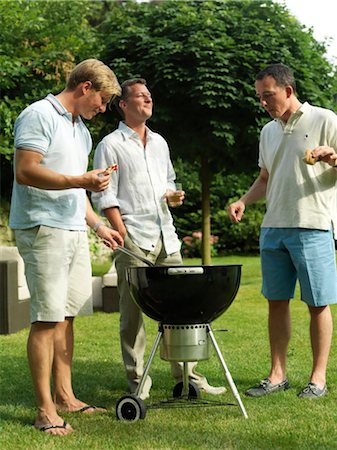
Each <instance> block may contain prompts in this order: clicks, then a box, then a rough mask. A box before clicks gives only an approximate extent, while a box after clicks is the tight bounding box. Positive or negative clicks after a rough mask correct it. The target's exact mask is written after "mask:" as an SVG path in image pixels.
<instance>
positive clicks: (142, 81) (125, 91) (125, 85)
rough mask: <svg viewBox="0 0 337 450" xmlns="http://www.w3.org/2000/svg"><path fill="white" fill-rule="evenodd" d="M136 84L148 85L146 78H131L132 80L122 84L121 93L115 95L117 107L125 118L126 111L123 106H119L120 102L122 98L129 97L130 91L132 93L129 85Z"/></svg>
mask: <svg viewBox="0 0 337 450" xmlns="http://www.w3.org/2000/svg"><path fill="white" fill-rule="evenodd" d="M135 84H143V85H144V86H146V80H145V79H144V78H131V79H130V80H125V81H124V82H123V83H122V84H121V95H119V96H117V97H115V99H114V105H115V108H116V109H117V111H118V112H119V114H120V115H121V116H122V117H123V118H124V113H123V111H122V110H121V108H120V107H119V102H120V101H121V100H126V99H127V98H128V96H129V93H130V89H129V87H130V86H134V85H135Z"/></svg>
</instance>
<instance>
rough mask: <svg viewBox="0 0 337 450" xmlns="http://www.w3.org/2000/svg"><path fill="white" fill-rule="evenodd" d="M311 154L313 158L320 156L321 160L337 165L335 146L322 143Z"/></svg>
mask: <svg viewBox="0 0 337 450" xmlns="http://www.w3.org/2000/svg"><path fill="white" fill-rule="evenodd" d="M311 155H312V157H313V158H318V160H319V161H324V162H326V163H328V164H329V166H332V167H336V166H337V154H336V151H335V149H334V148H332V147H328V146H327V145H320V146H319V147H316V148H314V149H313V150H312V152H311Z"/></svg>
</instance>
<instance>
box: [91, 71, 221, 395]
mask: <svg viewBox="0 0 337 450" xmlns="http://www.w3.org/2000/svg"><path fill="white" fill-rule="evenodd" d="M116 106H117V109H118V110H119V112H120V114H121V115H122V117H123V118H124V121H123V122H120V124H119V127H118V129H117V130H115V131H114V132H113V133H111V134H109V135H108V136H106V137H105V138H104V139H103V140H102V141H101V142H100V143H99V145H98V147H97V149H96V152H95V157H94V167H107V166H109V165H111V164H118V167H119V170H118V172H117V173H115V174H114V177H112V180H111V183H110V185H109V187H108V188H107V189H106V190H105V191H104V192H98V193H93V194H92V200H93V202H94V203H95V205H96V206H97V208H98V209H99V210H100V211H102V212H103V214H104V215H105V216H106V217H107V218H108V220H109V222H110V223H111V225H112V227H113V228H114V229H115V230H117V231H119V233H120V234H121V236H122V237H123V238H124V245H125V247H126V248H129V249H130V250H132V251H133V252H135V253H137V254H139V255H140V256H143V257H146V258H148V259H149V260H150V261H152V262H153V263H155V264H159V265H167V266H168V265H181V264H182V258H181V254H180V241H179V239H178V236H177V234H176V231H175V227H174V225H173V219H172V216H171V213H170V210H169V206H171V207H173V206H179V205H181V204H182V203H183V200H184V192H183V191H179V195H180V196H179V198H178V199H177V200H176V199H175V198H174V195H173V194H174V192H175V191H176V187H175V182H174V180H175V172H174V169H173V166H172V163H171V159H170V153H169V148H168V145H167V143H166V141H165V140H164V139H163V138H162V136H160V135H159V134H157V133H154V132H153V131H151V130H150V129H149V128H148V127H147V126H146V121H147V120H148V119H149V118H150V117H151V116H152V108H153V102H152V98H151V94H150V92H149V90H148V89H147V87H146V82H145V80H144V79H135V80H127V81H125V82H124V83H123V84H122V95H121V97H120V98H119V99H118V101H116ZM139 265H140V263H139V260H138V259H136V258H132V257H129V256H127V255H125V254H122V253H119V254H117V256H116V269H117V274H118V290H119V294H120V314H121V318H120V337H121V348H122V356H123V360H124V365H125V370H126V374H127V379H128V384H129V389H130V391H131V392H135V391H136V389H137V386H138V384H139V381H140V379H141V376H142V374H143V368H144V367H143V366H144V350H145V345H146V340H145V329H144V323H143V317H142V313H141V311H140V309H139V308H138V306H137V305H136V304H135V302H134V301H133V299H132V298H131V295H130V293H129V288H128V284H127V280H126V275H125V268H126V267H138V266H139ZM195 366H196V363H189V369H188V370H189V377H190V379H191V380H192V381H193V382H194V383H196V384H197V385H198V387H199V388H200V389H203V390H204V391H207V392H209V393H212V394H220V393H222V392H224V391H225V388H222V387H219V388H217V387H213V386H210V385H209V384H208V383H207V380H206V378H205V377H204V376H202V375H200V374H198V373H196V372H195V371H194V368H195ZM172 374H173V376H174V377H175V378H176V379H177V381H178V380H181V377H182V368H181V364H178V363H172ZM151 384H152V382H151V379H150V377H148V379H147V380H146V382H145V385H144V388H143V392H142V393H141V395H140V396H141V398H143V399H145V398H147V397H148V396H149V391H150V388H151Z"/></svg>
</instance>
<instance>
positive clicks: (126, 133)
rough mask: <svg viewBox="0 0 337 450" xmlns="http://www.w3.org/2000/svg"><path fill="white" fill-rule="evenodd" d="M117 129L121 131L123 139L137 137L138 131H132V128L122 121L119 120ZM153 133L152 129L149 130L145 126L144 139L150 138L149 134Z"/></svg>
mask: <svg viewBox="0 0 337 450" xmlns="http://www.w3.org/2000/svg"><path fill="white" fill-rule="evenodd" d="M118 129H119V131H121V133H122V135H123V137H124V139H125V140H126V139H131V138H133V139H139V136H138V133H136V131H134V130H133V129H132V128H130V127H128V126H127V125H126V124H125V123H124V122H122V121H120V122H119V125H118ZM152 134H153V131H151V130H150V128H149V127H146V140H147V141H148V140H150V139H151V136H152Z"/></svg>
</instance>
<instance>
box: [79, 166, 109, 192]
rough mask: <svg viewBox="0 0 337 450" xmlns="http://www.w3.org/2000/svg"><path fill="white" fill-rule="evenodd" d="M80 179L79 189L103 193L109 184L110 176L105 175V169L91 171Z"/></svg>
mask: <svg viewBox="0 0 337 450" xmlns="http://www.w3.org/2000/svg"><path fill="white" fill-rule="evenodd" d="M81 178H82V180H81V186H80V187H82V188H84V189H86V190H87V191H91V192H101V191H105V189H107V187H108V186H109V183H110V174H109V173H105V169H95V170H91V171H90V172H87V173H85V174H83V175H82V177H81Z"/></svg>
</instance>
